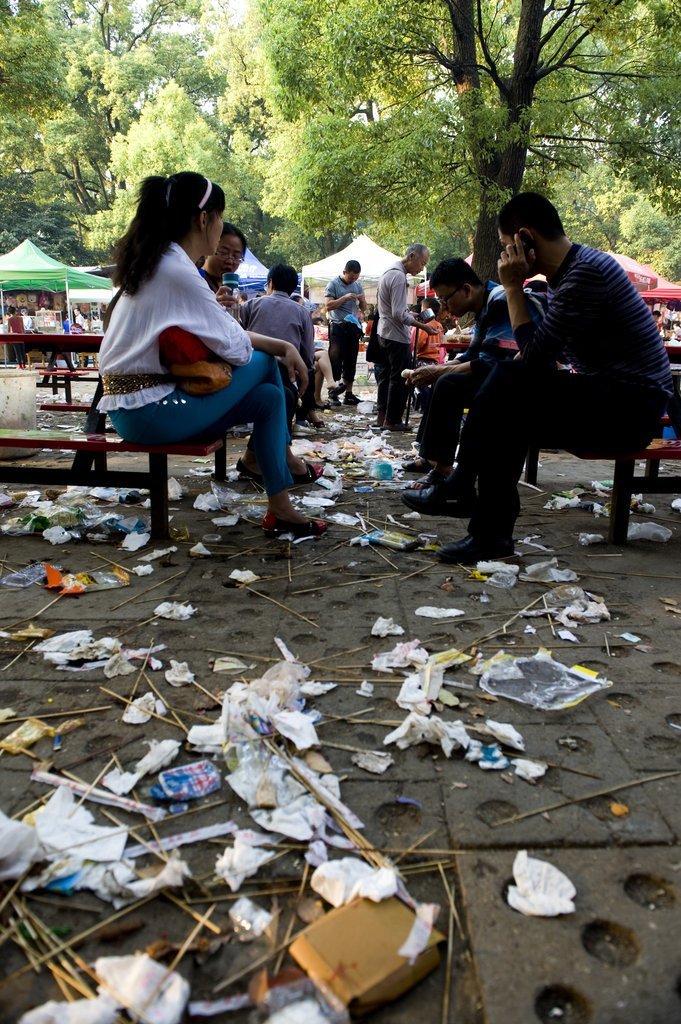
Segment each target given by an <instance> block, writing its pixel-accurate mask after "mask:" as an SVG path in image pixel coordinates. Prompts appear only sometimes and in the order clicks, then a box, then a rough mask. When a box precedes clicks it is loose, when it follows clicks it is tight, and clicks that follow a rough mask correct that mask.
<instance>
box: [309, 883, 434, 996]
mask: <svg viewBox="0 0 681 1024" xmlns="http://www.w3.org/2000/svg"><path fill="white" fill-rule="evenodd" d="M414 921H415V914H414V912H413V911H412V910H410V909H409V908H408V907H407V906H405V905H404V904H403V903H402V902H400V900H398V899H397V898H395V897H393V898H391V899H387V900H383V902H381V903H372V902H371V901H370V900H363V899H359V900H356V901H354V902H353V903H350V904H349V905H348V906H345V907H340V908H339V909H338V910H332V911H330V912H329V913H328V914H325V915H324V917H322V918H320V919H319V920H318V921H315V923H314V924H312V925H310V926H309V928H306V929H305V931H304V932H302V934H301V935H299V936H298V938H297V939H296V940H295V941H294V942H293V944H292V945H291V948H290V953H291V956H292V957H293V959H294V960H295V961H296V963H298V964H299V965H300V966H301V967H302V968H303V970H305V971H306V972H307V974H309V976H310V977H311V978H312V980H313V981H314V982H316V983H317V984H321V985H324V986H325V987H328V988H329V989H331V991H332V992H333V993H334V995H336V996H337V997H338V998H339V999H340V1000H341V1002H342V1003H343V1004H344V1005H345V1006H347V1007H349V1008H350V1010H351V1012H353V1013H358V1014H361V1013H368V1012H369V1011H371V1010H374V1009H376V1008H377V1007H379V1006H382V1005H384V1004H385V1003H388V1002H391V1001H392V1000H393V999H397V998H398V996H401V995H402V993H403V992H406V991H408V989H410V988H412V987H413V986H414V985H416V984H417V982H419V981H420V980H421V979H422V978H425V976H426V975H427V974H430V972H431V971H432V970H434V968H435V967H437V965H438V963H439V961H440V954H439V952H438V949H437V945H438V943H439V942H442V941H443V939H444V936H443V935H441V934H440V933H439V932H437V931H435V930H433V931H432V932H431V934H430V936H429V939H428V944H427V946H426V948H425V949H424V950H423V952H422V953H421V954H420V955H419V956H417V957H416V959H415V960H414V962H413V963H411V962H410V960H409V959H407V958H405V957H403V956H400V954H399V950H400V949H401V948H402V946H403V944H404V942H405V941H406V939H407V937H408V936H409V934H410V932H411V930H412V927H413V924H414Z"/></svg>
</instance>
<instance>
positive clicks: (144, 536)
mask: <svg viewBox="0 0 681 1024" xmlns="http://www.w3.org/2000/svg"><path fill="white" fill-rule="evenodd" d="M150 540H151V534H150V533H128V534H126V536H125V538H124V540H123V543H122V544H121V545H120V549H121V551H139V549H140V548H143V547H144V545H145V544H148V543H149V541H150Z"/></svg>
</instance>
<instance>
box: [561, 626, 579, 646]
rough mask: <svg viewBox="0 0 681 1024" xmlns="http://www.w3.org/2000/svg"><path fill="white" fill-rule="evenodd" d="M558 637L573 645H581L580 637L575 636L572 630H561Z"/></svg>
mask: <svg viewBox="0 0 681 1024" xmlns="http://www.w3.org/2000/svg"><path fill="white" fill-rule="evenodd" d="M558 636H559V637H560V639H561V640H569V641H570V643H572V644H578V643H579V637H577V636H575V634H574V633H573V632H572V631H571V630H569V629H565V628H563V629H559V630H558Z"/></svg>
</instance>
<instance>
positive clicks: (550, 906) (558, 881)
mask: <svg viewBox="0 0 681 1024" xmlns="http://www.w3.org/2000/svg"><path fill="white" fill-rule="evenodd" d="M513 878H514V879H515V885H511V886H509V889H508V894H507V897H506V898H507V900H508V904H509V906H510V907H513V909H514V910H519V911H520V913H521V914H525V915H526V916H527V917H557V916H558V915H559V914H572V913H574V910H575V905H574V902H573V900H574V897H575V896H576V895H577V890H576V889H575V887H574V885H573V884H572V882H571V881H570V879H569V878H568V877H567V875H564V874H563V872H562V871H559V870H558V868H556V867H554V866H553V864H549V863H548V862H547V861H544V860H537V859H536V858H535V857H528V855H527V850H519V851H518V853H517V854H516V857H515V860H514V861H513Z"/></svg>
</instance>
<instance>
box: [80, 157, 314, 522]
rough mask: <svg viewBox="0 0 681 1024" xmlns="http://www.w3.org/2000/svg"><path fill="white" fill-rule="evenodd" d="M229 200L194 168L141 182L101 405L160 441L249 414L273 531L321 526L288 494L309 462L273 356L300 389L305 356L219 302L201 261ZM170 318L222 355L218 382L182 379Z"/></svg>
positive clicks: (212, 430) (129, 428)
mask: <svg viewBox="0 0 681 1024" xmlns="http://www.w3.org/2000/svg"><path fill="white" fill-rule="evenodd" d="M224 208H225V197H224V193H223V191H222V189H221V188H220V187H219V185H215V184H214V183H213V182H211V181H209V180H208V179H207V178H204V177H203V176H202V175H200V174H195V173H193V172H191V171H183V172H181V173H179V174H174V175H172V176H171V177H170V178H162V177H151V178H146V179H145V180H144V181H143V182H142V186H141V189H140V195H139V202H138V206H137V211H136V213H135V217H134V219H133V221H132V223H131V224H130V227H129V228H128V230H127V232H126V234H125V235H124V236H123V238H122V239H121V240H120V241H119V243H118V246H117V249H116V254H115V258H116V264H117V266H116V274H115V277H114V283H115V284H116V285H118V287H119V288H120V291H119V292H118V294H117V296H116V298H115V299H114V302H113V303H112V306H111V307H110V311H111V316H110V320H109V323H108V326H107V328H106V332H105V335H104V340H103V342H102V347H101V350H100V356H99V368H100V372H101V375H102V383H103V387H104V397H103V398H102V400H101V402H100V403H99V409H100V411H101V412H106V413H108V414H109V417H110V419H111V422H112V423H113V425H114V426H115V428H116V430H117V431H118V433H119V434H120V435H121V437H123V438H124V439H125V440H126V441H131V442H135V443H143V444H152V445H153V444H177V443H181V442H182V441H189V440H192V439H194V438H197V437H205V436H206V435H210V436H211V437H219V436H221V435H222V434H224V432H225V431H226V430H227V429H228V428H229V427H231V426H234V425H236V424H238V423H249V422H252V423H253V424H254V426H253V440H254V444H255V456H253V455H250V456H249V455H248V454H247V455H245V456H244V459H243V461H244V462H247V461H248V459H249V458H250V459H252V460H253V462H254V463H255V465H257V466H259V467H260V469H261V471H262V476H263V483H264V485H265V490H266V491H267V496H268V511H267V514H266V515H265V518H264V520H263V528H264V529H265V531H266V532H267V533H269V534H277V533H282V532H290V533H293V534H295V535H296V536H298V537H305V536H318V535H320V534H322V533H323V532H324V531H325V530H326V524H325V523H324V522H322V521H320V520H314V519H313V520H309V519H305V517H304V516H302V515H300V513H298V512H297V511H296V510H295V508H294V507H293V505H292V503H291V499H290V497H289V493H288V488H290V487H291V486H292V485H293V483H294V480H293V475H292V474H294V475H295V476H302V475H305V476H306V478H307V474H306V469H307V467H306V465H305V463H304V462H303V461H302V460H300V459H297V458H295V456H294V455H293V454H292V452H291V450H290V448H289V446H288V442H289V437H288V430H287V426H286V412H285V401H284V390H283V385H282V382H281V376H280V373H279V368H278V365H277V362H276V359H275V356H278V357H279V358H280V359H281V361H282V363H283V364H284V365H285V366H286V369H287V370H288V373H289V375H290V377H291V380H292V381H293V380H294V379H295V378H296V377H298V378H300V381H301V386H302V388H303V390H304V388H305V386H306V384H307V372H306V369H305V364H304V363H303V361H302V359H301V358H300V355H299V354H298V352H297V351H296V349H295V348H294V346H293V345H290V344H288V343H287V342H284V341H280V340H278V339H276V338H268V337H265V336H264V335H259V334H250V335H249V334H247V333H246V332H245V331H244V330H243V329H242V328H241V327H240V326H239V324H238V323H237V321H236V320H235V319H234V318H233V317H232V316H230V315H229V314H228V313H227V312H226V310H225V309H224V308H223V307H222V306H221V305H219V303H218V302H216V301H215V296H214V295H213V293H212V291H211V290H210V288H209V287H208V285H207V284H206V282H205V281H204V280H203V279H202V278H201V276H200V275H199V272H198V270H197V269H196V266H195V264H196V262H197V260H198V259H199V258H200V257H201V256H209V255H212V254H213V253H214V252H215V250H216V248H217V245H218V242H219V241H220V236H221V234H222V214H223V211H224ZM219 298H220V296H219V294H218V299H219ZM170 328H179V329H180V331H181V332H190V333H191V334H192V335H194V336H195V338H194V341H195V342H196V344H200V343H201V342H202V343H203V345H205V346H206V348H207V349H208V350H210V353H211V359H217V360H218V361H221V364H220V365H221V366H222V368H223V369H224V371H225V382H224V383H223V384H222V385H221V390H216V391H213V392H212V393H209V394H201V395H196V394H190V393H188V392H187V391H185V390H182V389H181V388H180V387H179V386H178V382H177V381H176V379H175V378H174V376H173V374H172V373H169V372H168V370H167V369H166V367H165V366H164V365H163V362H162V359H161V350H160V347H159V336H160V335H161V334H163V333H164V332H165V331H167V330H168V329H170ZM204 358H205V356H204ZM224 364H229V367H226V366H225V365H224ZM230 367H231V372H230ZM230 377H231V382H229V381H230ZM256 458H257V463H256V462H255V459H256Z"/></svg>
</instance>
